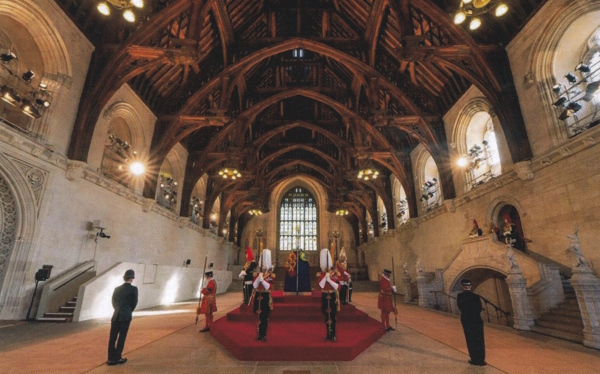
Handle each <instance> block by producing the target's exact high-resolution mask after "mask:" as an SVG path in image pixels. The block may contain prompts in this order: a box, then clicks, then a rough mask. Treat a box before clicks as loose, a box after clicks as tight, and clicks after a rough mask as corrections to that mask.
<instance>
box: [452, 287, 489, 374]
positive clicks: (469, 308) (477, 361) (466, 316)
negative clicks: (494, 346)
mask: <svg viewBox="0 0 600 374" xmlns="http://www.w3.org/2000/svg"><path fill="white" fill-rule="evenodd" d="M460 284H461V285H462V288H463V289H464V291H463V292H461V293H459V294H458V295H456V305H457V306H458V310H460V323H461V324H462V327H463V331H464V333H465V339H466V340H467V349H468V351H469V357H470V358H471V359H470V360H469V364H471V365H476V366H485V365H487V363H486V362H485V341H484V338H483V320H482V319H481V311H482V310H483V308H482V307H481V300H480V299H479V295H477V294H475V293H473V292H472V291H471V281H470V280H468V279H463V280H461V282H460Z"/></svg>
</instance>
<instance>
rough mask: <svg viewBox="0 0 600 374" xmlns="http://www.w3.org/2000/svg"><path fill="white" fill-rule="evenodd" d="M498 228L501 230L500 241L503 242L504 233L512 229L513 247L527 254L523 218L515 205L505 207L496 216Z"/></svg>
mask: <svg viewBox="0 0 600 374" xmlns="http://www.w3.org/2000/svg"><path fill="white" fill-rule="evenodd" d="M496 226H497V227H498V229H499V230H500V231H499V232H498V239H499V240H503V233H504V232H507V231H508V230H509V227H510V229H511V230H512V231H513V235H512V237H513V239H514V240H515V241H514V243H513V247H514V248H515V249H518V250H520V251H523V252H525V251H526V250H527V243H526V240H525V235H523V226H522V224H521V216H520V215H519V211H518V210H517V208H515V207H514V206H513V205H508V204H507V205H504V206H503V207H502V208H500V210H499V211H498V215H497V216H496Z"/></svg>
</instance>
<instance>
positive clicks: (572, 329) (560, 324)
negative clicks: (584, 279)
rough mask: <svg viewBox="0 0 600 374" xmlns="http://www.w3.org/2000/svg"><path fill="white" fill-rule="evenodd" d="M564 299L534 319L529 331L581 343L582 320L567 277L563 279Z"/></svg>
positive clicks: (573, 291)
mask: <svg viewBox="0 0 600 374" xmlns="http://www.w3.org/2000/svg"><path fill="white" fill-rule="evenodd" d="M562 282H563V289H564V291H565V301H564V302H562V303H561V304H559V305H558V307H556V308H554V309H552V310H550V311H549V312H548V313H546V314H544V315H542V316H541V317H540V318H539V319H536V320H535V326H532V327H531V331H534V332H537V333H539V334H544V335H549V336H552V337H555V338H559V339H564V340H569V341H572V342H577V343H583V320H582V319H581V312H580V310H579V305H578V304H577V297H576V295H575V290H573V287H572V286H571V282H570V281H569V280H568V279H563V280H562Z"/></svg>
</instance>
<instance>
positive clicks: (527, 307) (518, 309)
mask: <svg viewBox="0 0 600 374" xmlns="http://www.w3.org/2000/svg"><path fill="white" fill-rule="evenodd" d="M506 282H507V283H508V291H509V293H510V300H511V302H512V308H513V320H514V325H513V327H514V328H515V329H517V330H530V328H529V327H530V326H533V325H534V323H535V322H534V321H533V313H532V310H531V304H530V303H529V297H528V296H527V287H526V285H527V280H526V279H525V277H524V276H523V273H522V272H521V269H520V268H518V267H517V268H513V269H510V271H509V272H508V276H507V277H506Z"/></svg>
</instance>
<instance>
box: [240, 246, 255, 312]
mask: <svg viewBox="0 0 600 374" xmlns="http://www.w3.org/2000/svg"><path fill="white" fill-rule="evenodd" d="M255 269H256V261H254V255H253V254H252V248H250V247H248V248H246V263H245V264H244V269H243V270H242V271H241V272H240V276H239V277H240V278H242V279H243V280H244V286H243V292H244V304H248V303H249V302H250V295H252V290H253V289H254V286H252V283H253V281H254V271H255Z"/></svg>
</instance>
